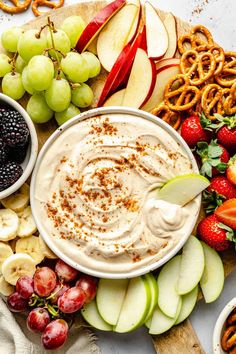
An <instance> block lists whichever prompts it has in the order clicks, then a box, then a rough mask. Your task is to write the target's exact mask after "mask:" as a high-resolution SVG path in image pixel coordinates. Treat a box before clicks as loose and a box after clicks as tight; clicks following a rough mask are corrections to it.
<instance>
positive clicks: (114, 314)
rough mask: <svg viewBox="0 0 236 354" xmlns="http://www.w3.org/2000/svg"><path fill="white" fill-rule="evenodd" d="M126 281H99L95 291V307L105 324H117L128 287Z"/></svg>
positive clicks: (127, 281)
mask: <svg viewBox="0 0 236 354" xmlns="http://www.w3.org/2000/svg"><path fill="white" fill-rule="evenodd" d="M128 283H129V280H128V279H100V280H99V283H98V289H97V296H96V301H97V307H98V311H99V313H100V315H101V316H102V318H103V319H104V321H106V322H107V323H110V324H111V325H113V326H115V325H116V324H117V321H118V318H119V314H120V311H121V307H122V304H123V301H124V298H125V293H126V290H127V287H128Z"/></svg>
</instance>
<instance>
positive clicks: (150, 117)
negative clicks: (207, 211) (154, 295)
mask: <svg viewBox="0 0 236 354" xmlns="http://www.w3.org/2000/svg"><path fill="white" fill-rule="evenodd" d="M116 113H118V114H122V113H123V114H129V115H135V116H138V117H141V118H144V119H146V120H149V121H151V122H154V123H155V124H157V125H158V126H160V127H161V128H162V129H164V130H165V131H167V132H168V133H169V134H170V135H171V136H172V137H173V138H174V139H175V140H176V141H177V142H178V143H179V144H180V146H181V147H182V148H183V150H184V151H185V152H186V154H187V155H188V157H189V160H190V161H191V163H192V166H193V170H194V172H195V173H199V170H198V167H197V163H196V161H195V159H194V156H193V154H192V152H191V150H190V148H189V147H188V145H187V144H186V143H185V141H184V140H183V139H182V138H181V136H180V135H179V134H178V133H177V132H176V131H175V130H174V129H173V128H172V127H170V125H168V124H167V123H165V122H164V121H163V120H161V119H159V118H157V117H155V116H154V115H152V114H150V113H147V112H144V111H141V110H138V109H133V108H126V107H102V108H96V109H92V110H90V111H87V112H84V113H81V114H79V115H78V116H76V117H74V118H72V119H71V120H69V121H68V122H66V123H65V124H63V125H62V126H60V127H59V128H58V129H57V130H56V131H55V132H54V133H53V134H52V135H51V136H50V138H49V139H48V140H47V141H46V143H45V144H44V146H43V148H42V149H41V151H40V153H39V156H38V160H37V162H36V165H35V169H34V172H33V175H32V179H31V186H30V187H31V188H30V199H31V208H32V212H33V216H34V219H35V222H36V224H37V227H38V230H39V232H40V234H41V235H42V237H43V238H44V241H45V242H46V243H47V244H48V246H49V247H50V248H51V249H52V251H53V252H54V253H55V254H56V255H57V256H58V257H59V258H61V259H63V260H64V261H65V262H66V263H68V264H69V265H71V266H72V267H74V268H76V269H78V270H80V271H81V272H84V273H87V274H91V275H93V276H95V277H99V278H111V279H123V278H132V277H136V276H139V275H142V274H146V273H148V272H150V271H152V270H154V269H156V268H159V267H160V266H162V265H163V264H164V263H166V262H167V261H168V260H169V259H171V258H172V257H173V256H174V255H175V254H176V253H177V252H178V251H179V250H180V249H181V248H182V247H183V245H184V244H185V242H186V241H187V239H188V237H189V236H190V234H191V232H192V230H193V228H194V226H195V224H196V221H197V218H198V213H199V211H200V206H201V196H200V195H199V196H198V197H197V198H196V202H197V206H198V212H197V213H196V214H195V215H193V217H192V220H191V222H190V223H189V225H188V230H187V232H186V234H185V235H184V237H182V238H181V240H180V242H179V243H178V244H177V245H176V246H175V247H174V248H173V249H172V250H171V251H170V252H169V253H167V254H166V255H165V256H164V257H163V258H161V259H160V260H159V261H157V262H155V263H152V264H149V265H146V266H142V267H141V268H137V269H135V270H133V271H130V272H122V273H106V272H101V271H97V270H92V269H89V268H87V267H84V266H82V265H80V264H79V263H76V262H75V261H73V260H72V259H70V258H69V257H68V256H66V255H65V254H64V253H63V252H62V251H61V250H59V249H58V248H57V247H56V246H55V244H54V243H53V242H52V239H51V238H50V237H48V235H47V233H46V232H45V230H44V228H43V221H42V220H40V218H39V217H38V215H37V212H36V208H35V201H34V190H35V183H36V176H37V171H38V168H39V166H40V163H41V161H42V159H43V157H44V154H45V153H46V151H47V149H48V148H49V147H50V146H51V144H52V143H53V142H54V141H55V140H56V139H57V138H58V136H59V135H60V134H61V133H62V132H64V131H65V130H66V129H67V128H69V127H71V126H73V125H74V124H77V123H78V122H80V121H82V120H84V119H87V118H91V117H95V116H98V115H103V114H116Z"/></svg>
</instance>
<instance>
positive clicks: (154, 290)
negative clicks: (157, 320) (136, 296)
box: [144, 273, 158, 322]
mask: <svg viewBox="0 0 236 354" xmlns="http://www.w3.org/2000/svg"><path fill="white" fill-rule="evenodd" d="M144 278H145V279H146V281H147V283H148V285H149V288H150V291H151V302H150V307H149V310H148V313H147V316H146V318H145V320H144V322H146V321H147V320H148V319H149V318H150V317H151V315H152V313H153V311H154V308H155V306H156V304H157V300H158V287H157V281H156V279H155V277H154V275H153V274H152V273H148V274H145V275H144Z"/></svg>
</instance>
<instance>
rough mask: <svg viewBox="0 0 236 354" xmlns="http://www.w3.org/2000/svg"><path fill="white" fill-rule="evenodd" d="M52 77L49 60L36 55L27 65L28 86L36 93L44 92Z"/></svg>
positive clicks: (52, 68) (52, 69) (52, 67)
mask: <svg viewBox="0 0 236 354" xmlns="http://www.w3.org/2000/svg"><path fill="white" fill-rule="evenodd" d="M53 77H54V65H53V62H52V61H51V59H50V58H48V57H45V56H44V55H36V56H35V57H33V58H31V59H30V61H29V64H28V79H29V83H30V85H31V86H32V87H33V88H34V89H35V90H37V91H44V90H46V89H47V88H48V87H49V86H50V85H51V82H52V79H53Z"/></svg>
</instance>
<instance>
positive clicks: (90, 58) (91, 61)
mask: <svg viewBox="0 0 236 354" xmlns="http://www.w3.org/2000/svg"><path fill="white" fill-rule="evenodd" d="M81 55H82V57H83V58H84V59H85V60H86V62H87V64H88V66H89V78H92V77H96V76H98V75H99V74H100V71H101V64H100V61H99V60H98V58H97V57H96V55H94V54H93V53H90V52H84V53H82V54H81Z"/></svg>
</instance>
